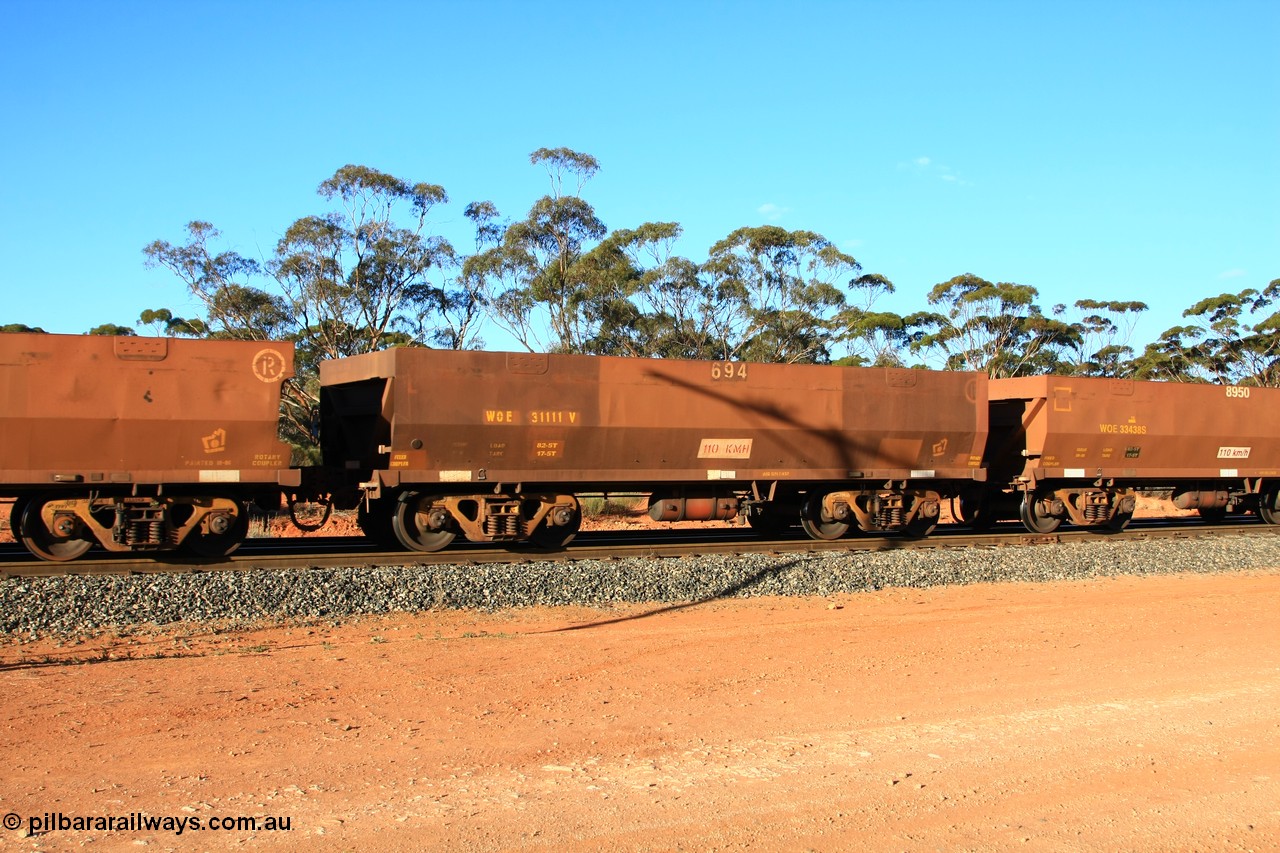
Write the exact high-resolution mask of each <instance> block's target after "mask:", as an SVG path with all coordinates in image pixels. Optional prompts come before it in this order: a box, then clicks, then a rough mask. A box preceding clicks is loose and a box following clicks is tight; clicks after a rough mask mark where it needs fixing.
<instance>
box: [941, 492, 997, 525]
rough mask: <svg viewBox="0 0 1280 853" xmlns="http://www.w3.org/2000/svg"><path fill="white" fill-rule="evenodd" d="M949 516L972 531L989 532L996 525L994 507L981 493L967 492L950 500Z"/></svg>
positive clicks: (984, 494) (983, 493)
mask: <svg viewBox="0 0 1280 853" xmlns="http://www.w3.org/2000/svg"><path fill="white" fill-rule="evenodd" d="M951 516H952V517H953V518H954V519H955V520H956V521H958V522H960V523H961V524H963V525H964V526H965V527H968V528H970V529H972V530H990V529H991V526H992V525H994V524H995V523H996V509H995V506H993V505H992V501H991V499H990V498H988V497H987V495H986V493H985V492H981V491H968V492H964V493H962V494H961V495H960V496H959V497H955V498H952V499H951Z"/></svg>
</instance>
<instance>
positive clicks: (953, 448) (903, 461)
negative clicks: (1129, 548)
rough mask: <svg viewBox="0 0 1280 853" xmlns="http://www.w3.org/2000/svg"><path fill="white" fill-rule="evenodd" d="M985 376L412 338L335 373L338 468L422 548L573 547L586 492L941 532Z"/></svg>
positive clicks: (977, 455)
mask: <svg viewBox="0 0 1280 853" xmlns="http://www.w3.org/2000/svg"><path fill="white" fill-rule="evenodd" d="M986 383H987V380H986V377H985V376H983V375H980V374H973V373H941V372H933V371H923V370H891V369H870V368H866V369H864V368H844V367H827V366H810V365H804V366H801V365H778V364H748V363H742V362H704V361H679V360H655V359H634V358H609V357H587V356H570V355H540V354H517V353H493V352H454V351H443V350H430V349H419V348H403V349H392V350H387V351H384V352H379V353H372V354H369V355H361V356H355V357H352V358H346V359H341V360H337V361H329V362H325V363H323V364H322V365H321V385H322V430H321V432H322V436H323V448H322V449H323V455H324V458H325V462H326V465H328V466H334V465H338V466H342V467H344V468H346V469H348V470H352V471H357V472H361V474H360V476H361V477H362V482H363V488H364V490H365V493H366V495H367V497H368V499H369V501H370V503H369V504H368V506H369V507H370V508H369V510H368V512H367V521H368V524H369V526H370V527H371V529H374V530H380V531H382V532H383V533H386V532H388V530H389V531H390V532H394V534H395V537H396V538H397V539H398V540H399V541H400V542H401V543H402V544H404V545H405V546H407V547H411V548H416V549H419V550H435V549H436V548H439V547H444V545H445V544H447V543H448V542H449V541H450V540H451V539H452V538H453V537H454V535H456V534H457V533H459V532H461V533H463V534H465V535H466V536H467V537H468V538H470V539H473V540H478V541H493V540H521V539H532V540H533V541H535V542H541V543H543V544H552V545H555V544H563V543H564V542H566V541H568V539H569V538H571V537H572V535H573V532H574V531H576V529H577V523H578V519H579V510H578V505H577V501H576V499H575V497H574V495H575V493H583V492H591V491H613V492H625V491H636V492H644V493H649V494H650V495H651V497H650V513H651V515H653V517H654V518H656V519H659V520H678V519H727V518H733V517H735V516H737V515H739V514H742V515H745V516H746V517H747V519H748V520H749V521H750V522H751V524H752V525H754V526H757V527H764V528H768V527H772V526H778V525H781V524H786V523H789V522H791V521H792V519H794V520H796V521H799V523H800V524H801V525H802V526H803V527H804V529H805V530H806V531H807V532H809V533H810V535H812V536H815V537H817V538H835V537H837V536H840V535H843V534H844V533H845V532H847V530H848V529H849V527H850V525H851V524H856V525H857V526H858V527H859V528H861V529H863V530H886V529H888V530H902V531H905V532H907V533H916V534H923V533H927V532H928V530H930V529H931V528H932V527H933V525H934V524H935V523H936V520H937V515H938V501H939V499H940V497H941V496H945V495H948V494H952V493H954V492H955V491H956V490H957V489H958V488H960V486H961V485H967V484H970V483H972V482H974V481H979V480H981V479H982V478H983V470H982V468H981V464H980V463H981V454H982V448H983V444H984V441H985V439H986V431H987V414H986V405H985V400H986Z"/></svg>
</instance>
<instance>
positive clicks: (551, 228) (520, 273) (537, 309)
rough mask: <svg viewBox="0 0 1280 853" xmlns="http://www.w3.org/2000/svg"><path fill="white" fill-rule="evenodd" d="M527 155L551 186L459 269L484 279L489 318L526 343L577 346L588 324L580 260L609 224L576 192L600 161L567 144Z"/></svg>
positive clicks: (584, 268)
mask: <svg viewBox="0 0 1280 853" xmlns="http://www.w3.org/2000/svg"><path fill="white" fill-rule="evenodd" d="M529 162H530V163H531V164H533V165H542V166H544V167H545V168H546V170H547V174H548V176H549V178H550V180H551V193H550V194H549V195H545V196H543V197H542V198H540V199H538V200H537V201H536V202H534V204H533V207H532V208H530V210H529V213H528V215H526V216H525V218H524V219H522V220H520V221H518V222H513V223H511V224H510V225H508V226H507V227H506V229H505V231H504V232H503V236H502V241H501V243H500V244H498V245H496V246H494V247H492V248H490V249H488V250H487V251H484V252H480V253H478V254H477V255H476V256H474V257H472V258H471V259H469V260H468V263H467V265H466V266H465V272H466V274H468V275H472V276H478V277H479V278H480V280H481V281H483V283H484V285H483V287H484V296H485V306H486V308H487V310H488V312H489V315H490V317H491V318H492V319H493V320H494V322H496V323H497V324H498V325H499V326H501V327H503V328H504V329H506V330H507V331H508V332H510V333H511V334H512V335H513V336H514V337H515V338H516V340H518V341H519V342H520V343H521V345H522V346H524V347H525V348H526V349H529V350H531V351H534V350H555V351H559V352H583V351H584V350H585V349H586V346H587V342H588V340H589V339H590V338H591V335H592V331H591V328H590V322H589V318H588V317H586V316H584V314H583V313H582V312H581V311H580V310H579V309H580V308H581V306H582V304H583V302H584V300H586V299H587V297H588V288H589V282H588V281H587V280H586V276H587V275H588V274H589V273H590V272H592V269H590V268H589V266H583V265H582V264H581V263H580V262H581V261H582V259H583V256H584V254H586V253H587V252H588V251H590V248H591V246H592V244H595V243H597V242H598V241H600V240H601V239H603V238H604V236H605V234H607V233H608V229H607V228H606V227H605V224H604V223H603V222H602V221H600V218H599V217H598V216H596V212H595V209H594V208H593V207H592V206H591V205H590V204H589V203H587V202H586V201H585V200H583V199H582V198H581V196H580V193H581V192H582V188H583V187H584V186H585V185H586V183H587V182H588V181H589V180H590V179H591V178H592V177H593V176H594V175H595V174H596V173H597V172H598V171H599V169H600V164H599V163H598V162H597V161H596V159H595V158H594V157H592V156H591V155H590V154H583V153H579V152H577V151H572V150H570V149H568V148H555V149H550V148H539V149H538V150H537V151H534V152H533V153H532V154H530V155H529ZM569 182H572V183H573V185H574V187H573V191H572V193H568V192H566V184H567V183H569Z"/></svg>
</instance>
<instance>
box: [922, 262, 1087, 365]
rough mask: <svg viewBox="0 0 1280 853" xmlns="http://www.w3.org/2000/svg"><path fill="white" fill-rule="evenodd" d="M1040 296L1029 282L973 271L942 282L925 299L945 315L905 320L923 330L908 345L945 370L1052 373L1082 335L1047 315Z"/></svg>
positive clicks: (1075, 329) (923, 315) (932, 314)
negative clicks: (933, 356)
mask: <svg viewBox="0 0 1280 853" xmlns="http://www.w3.org/2000/svg"><path fill="white" fill-rule="evenodd" d="M1038 295H1039V292H1038V291H1037V290H1036V289H1035V288H1034V287H1031V286H1029V285H1023V284H1013V283H1009V282H1001V283H998V284H993V283H992V282H990V281H987V280H986V279H983V278H979V277H978V276H976V275H973V274H971V273H966V274H964V275H959V276H956V277H955V278H952V279H949V280H948V281H944V282H942V283H940V284H937V285H935V286H934V288H933V289H932V290H931V291H930V292H929V297H928V299H929V304H931V305H939V304H940V305H943V306H944V307H945V310H946V313H945V314H940V313H937V312H920V313H917V314H913V315H911V316H910V317H908V318H907V322H908V323H910V324H911V325H913V326H916V327H918V328H919V329H920V330H921V332H920V333H919V334H918V335H917V336H916V337H915V338H914V339H913V340H912V344H911V348H912V350H913V351H914V352H925V353H936V354H939V355H940V356H941V357H942V360H943V365H944V366H945V367H946V368H947V369H948V370H977V371H981V372H985V373H986V374H987V375H988V376H991V377H992V378H998V377H1010V376H1029V375H1034V374H1037V373H1052V372H1054V371H1055V369H1056V368H1058V367H1060V365H1061V363H1062V355H1063V352H1064V351H1065V350H1068V349H1070V348H1072V347H1075V346H1078V345H1079V344H1080V341H1081V336H1080V331H1079V329H1077V328H1075V327H1073V326H1071V325H1070V324H1067V323H1064V322H1062V321H1060V320H1057V319H1055V318H1052V317H1046V316H1045V315H1044V313H1043V312H1042V311H1041V309H1040V306H1039V305H1037V304H1036V301H1035V300H1036V298H1037V296H1038Z"/></svg>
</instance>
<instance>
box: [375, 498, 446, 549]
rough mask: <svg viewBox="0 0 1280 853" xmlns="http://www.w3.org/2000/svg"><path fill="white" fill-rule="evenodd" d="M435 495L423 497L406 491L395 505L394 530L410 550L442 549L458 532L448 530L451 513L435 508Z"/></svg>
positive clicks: (392, 519)
mask: <svg viewBox="0 0 1280 853" xmlns="http://www.w3.org/2000/svg"><path fill="white" fill-rule="evenodd" d="M432 500H433V499H432V498H424V497H422V496H421V495H418V494H415V493H414V492H406V493H405V494H404V495H402V496H401V497H400V502H399V503H398V504H396V509H395V514H394V515H392V516H391V529H392V530H393V531H394V532H395V534H396V539H398V540H399V541H400V544H401V545H403V546H404V547H406V548H408V549H409V550H410V551H423V552H431V551H439V550H440V549H442V548H444V547H446V546H447V545H448V544H449V543H450V542H452V541H453V539H454V537H455V536H456V535H457V534H456V533H454V532H453V531H452V530H448V529H446V527H445V525H447V524H448V523H449V513H448V511H447V510H445V509H444V508H443V507H433V506H432V505H431V504H432Z"/></svg>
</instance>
